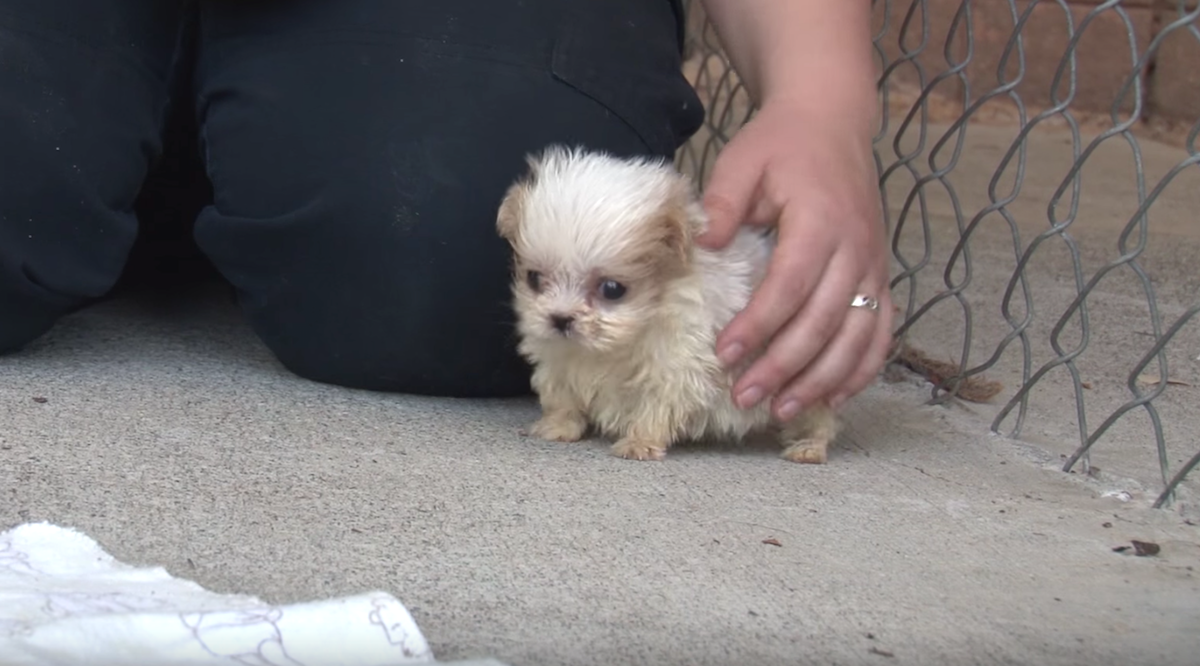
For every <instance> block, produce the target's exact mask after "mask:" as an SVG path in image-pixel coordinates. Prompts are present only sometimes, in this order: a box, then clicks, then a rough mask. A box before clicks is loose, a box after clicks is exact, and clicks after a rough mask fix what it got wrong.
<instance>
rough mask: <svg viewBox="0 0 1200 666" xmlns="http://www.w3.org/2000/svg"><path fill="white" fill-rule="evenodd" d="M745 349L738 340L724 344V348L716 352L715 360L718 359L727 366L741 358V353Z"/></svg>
mask: <svg viewBox="0 0 1200 666" xmlns="http://www.w3.org/2000/svg"><path fill="white" fill-rule="evenodd" d="M745 351H746V348H745V347H743V346H742V343H740V342H735V343H733V344H729V345H725V348H724V349H722V350H721V351H719V352H717V360H719V361H720V362H721V364H722V365H724V366H726V367H729V366H731V365H733V364H734V363H737V362H738V360H739V359H741V358H742V354H743V353H744V352H745Z"/></svg>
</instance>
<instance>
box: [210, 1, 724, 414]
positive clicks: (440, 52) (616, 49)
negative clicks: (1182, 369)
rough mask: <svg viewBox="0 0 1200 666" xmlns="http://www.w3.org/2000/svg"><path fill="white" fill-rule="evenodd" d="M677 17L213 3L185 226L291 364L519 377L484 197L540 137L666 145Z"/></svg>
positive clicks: (507, 384)
mask: <svg viewBox="0 0 1200 666" xmlns="http://www.w3.org/2000/svg"><path fill="white" fill-rule="evenodd" d="M248 7H249V8H248ZM678 20H679V19H678V17H677V16H676V14H675V11H674V3H672V2H671V1H670V0H523V1H518V0H467V1H464V0H440V1H439V2H394V1H389V0H339V1H338V2H330V1H320V0H316V1H305V0H294V1H292V2H285V3H268V4H257V5H249V6H248V5H245V4H243V3H212V4H211V5H209V6H208V7H207V9H206V13H205V14H204V16H203V21H202V37H201V44H200V64H199V69H198V77H197V81H198V86H199V95H198V98H199V114H200V121H201V140H202V144H203V146H204V155H205V158H206V160H207V165H208V171H209V177H210V179H211V180H212V182H213V185H214V192H215V195H214V196H215V201H214V205H213V206H211V207H210V208H208V209H206V210H205V211H204V212H203V213H202V214H201V216H200V219H199V220H198V221H197V225H196V236H197V240H198V242H199V244H200V247H201V248H202V249H203V250H204V251H205V252H206V253H207V254H208V256H209V257H210V258H211V259H212V261H213V263H214V264H215V265H216V266H217V268H218V269H219V270H220V271H221V272H222V273H223V274H224V275H225V277H226V278H228V279H229V280H230V281H231V282H232V283H233V284H234V285H235V287H236V288H237V289H238V290H239V293H240V300H241V302H242V305H243V307H244V309H245V311H246V312H247V314H248V316H249V319H250V321H251V322H252V325H253V327H254V329H255V330H256V331H257V333H258V334H259V335H260V336H261V337H262V339H263V340H264V341H265V343H266V344H267V345H268V346H269V348H270V349H271V350H273V352H274V353H275V354H276V355H277V357H278V358H279V359H280V361H281V362H282V363H283V364H284V365H285V366H286V367H287V368H289V369H290V370H292V371H293V372H295V373H297V374H299V375H301V376H304V377H307V378H310V379H313V380H317V381H322V382H328V383H334V384H340V385H345V386H351V387H359V388H365V389H373V390H386V391H399V392H408V393H421V394H435V395H452V396H504V395H518V394H527V393H528V392H529V390H530V389H529V383H528V369H527V368H526V367H525V365H524V363H523V362H521V361H520V359H519V358H518V357H517V355H516V353H515V339H514V334H513V330H512V326H511V320H512V315H511V312H510V309H509V292H508V289H509V275H510V268H509V250H508V248H507V246H506V245H505V244H504V243H503V242H502V241H501V239H500V238H499V237H498V236H497V234H496V232H495V217H496V210H497V207H498V205H499V202H500V199H501V197H502V196H503V194H504V190H505V189H506V188H507V187H508V185H509V184H510V183H511V182H512V180H513V179H514V178H515V177H516V176H517V175H518V174H519V173H520V172H521V171H522V170H523V169H524V166H525V165H524V159H525V156H526V154H527V153H530V152H532V151H537V150H540V149H541V148H543V147H544V146H546V145H547V144H550V143H552V142H564V143H569V144H576V145H583V146H587V147H591V148H594V149H603V150H607V151H610V152H613V153H617V154H621V155H660V156H663V157H666V158H670V157H671V156H672V154H673V153H674V151H675V149H676V148H677V146H678V145H679V144H681V143H682V142H683V141H684V140H685V139H686V137H687V136H688V135H690V134H691V133H692V132H694V131H695V129H696V128H697V126H698V124H699V123H700V121H701V120H702V114H703V110H702V109H701V108H700V102H699V100H698V99H697V98H696V96H695V93H694V92H693V91H692V89H691V88H690V86H688V84H687V82H686V80H685V79H684V78H683V77H682V76H681V74H680V62H679V51H680V48H679V43H678V40H677V33H678Z"/></svg>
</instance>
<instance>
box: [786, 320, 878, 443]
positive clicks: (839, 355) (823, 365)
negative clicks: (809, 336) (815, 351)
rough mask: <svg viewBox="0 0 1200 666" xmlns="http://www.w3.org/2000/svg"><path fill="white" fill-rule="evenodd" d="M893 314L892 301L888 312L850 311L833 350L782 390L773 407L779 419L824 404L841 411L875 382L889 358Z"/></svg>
mask: <svg viewBox="0 0 1200 666" xmlns="http://www.w3.org/2000/svg"><path fill="white" fill-rule="evenodd" d="M882 305H883V304H882V303H881V306H882ZM891 311H892V310H891V305H890V301H889V304H888V305H887V309H886V310H885V309H883V308H882V307H881V308H880V309H879V310H874V311H871V310H860V309H850V311H849V312H847V313H846V318H845V319H844V320H843V323H842V328H841V330H839V331H838V334H837V336H836V337H834V338H833V340H832V341H831V342H830V344H829V346H828V347H826V348H825V349H824V350H823V351H822V352H821V354H820V356H819V357H818V358H817V359H816V360H815V361H813V362H812V363H811V364H810V365H809V366H808V367H807V368H805V369H804V371H803V372H802V373H801V374H800V376H798V377H796V378H795V379H793V380H792V381H791V382H789V383H788V384H787V385H786V386H784V388H783V389H782V390H780V392H779V394H778V396H777V397H776V398H775V400H774V403H773V404H772V411H774V412H775V415H776V417H777V418H779V419H781V420H787V419H790V418H792V417H793V416H795V415H796V414H797V413H798V412H799V410H800V409H803V408H806V407H808V406H810V405H812V404H814V403H817V402H820V401H825V402H827V403H828V404H829V405H830V407H833V408H834V409H837V408H838V407H839V406H840V405H841V404H842V403H844V402H845V401H846V400H847V399H849V398H850V397H851V396H853V395H855V394H857V393H858V392H859V391H862V390H863V389H864V388H866V387H867V386H868V385H869V384H870V383H871V382H872V381H874V379H875V377H876V376H877V375H878V374H879V369H880V367H882V365H883V361H884V358H885V357H886V355H887V348H888V341H889V340H890V338H891V316H890V315H891Z"/></svg>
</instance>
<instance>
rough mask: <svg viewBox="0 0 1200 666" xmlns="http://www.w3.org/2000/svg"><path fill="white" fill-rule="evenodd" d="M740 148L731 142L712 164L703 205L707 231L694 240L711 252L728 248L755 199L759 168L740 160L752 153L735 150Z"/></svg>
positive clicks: (758, 181) (756, 197)
mask: <svg viewBox="0 0 1200 666" xmlns="http://www.w3.org/2000/svg"><path fill="white" fill-rule="evenodd" d="M740 145H741V144H736V143H731V144H730V145H729V146H727V147H726V148H725V150H723V151H721V153H720V154H719V155H718V157H717V160H716V162H714V163H713V171H712V175H711V176H710V178H709V181H708V185H707V187H705V190H704V202H703V203H704V210H705V212H707V213H708V218H709V220H708V229H706V230H705V232H704V233H703V234H701V235H700V236H699V237H697V239H696V242H697V243H699V244H701V245H703V246H706V247H710V248H714V249H715V248H720V247H724V246H726V245H728V244H729V241H731V240H732V239H733V236H734V234H735V233H737V229H738V227H739V226H741V224H742V223H743V222H745V221H746V218H747V217H748V216H749V215H750V213H751V212H752V211H753V209H754V208H755V201H756V200H757V199H759V197H758V196H757V194H758V191H759V184H760V181H761V180H762V173H763V170H762V167H761V166H760V165H757V164H755V163H753V162H750V161H748V160H747V158H745V157H743V154H749V155H753V154H754V151H753V150H750V151H748V152H747V151H744V150H738V149H739V147H740Z"/></svg>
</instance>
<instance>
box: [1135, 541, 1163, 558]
mask: <svg viewBox="0 0 1200 666" xmlns="http://www.w3.org/2000/svg"><path fill="white" fill-rule="evenodd" d="M1130 543H1132V544H1133V552H1134V553H1135V554H1136V555H1137V556H1138V557H1150V556H1152V555H1158V551H1160V550H1161V548H1159V546H1158V544H1156V543H1153V542H1150V541H1131V542H1130Z"/></svg>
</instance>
